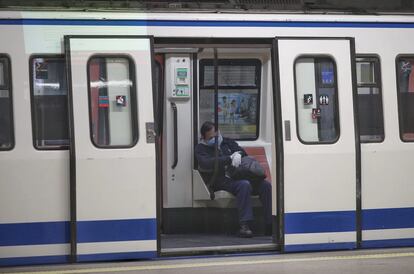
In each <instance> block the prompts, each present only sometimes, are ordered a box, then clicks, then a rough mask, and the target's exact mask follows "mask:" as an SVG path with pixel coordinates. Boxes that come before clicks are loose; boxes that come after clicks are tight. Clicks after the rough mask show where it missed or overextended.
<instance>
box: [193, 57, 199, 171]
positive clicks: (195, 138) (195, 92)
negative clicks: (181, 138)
mask: <svg viewBox="0 0 414 274" xmlns="http://www.w3.org/2000/svg"><path fill="white" fill-rule="evenodd" d="M192 58H193V72H192V76H193V94H192V95H193V132H194V136H193V148H194V147H195V146H196V145H197V144H198V68H197V60H198V58H197V53H193V54H192ZM193 158H194V162H193V166H194V169H198V162H197V158H196V157H193Z"/></svg>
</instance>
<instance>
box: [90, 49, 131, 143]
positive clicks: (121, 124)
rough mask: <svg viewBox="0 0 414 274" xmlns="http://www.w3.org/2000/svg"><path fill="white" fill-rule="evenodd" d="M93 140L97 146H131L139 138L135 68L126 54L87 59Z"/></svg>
mask: <svg viewBox="0 0 414 274" xmlns="http://www.w3.org/2000/svg"><path fill="white" fill-rule="evenodd" d="M88 76H89V99H90V100H89V101H90V104H89V111H90V118H91V121H90V122H91V134H92V136H91V137H92V141H93V143H94V144H95V145H96V146H98V147H117V146H118V147H129V146H132V145H134V143H135V142H136V140H137V137H138V133H137V128H138V127H137V121H136V118H135V117H136V103H135V102H136V100H135V85H134V67H133V63H132V61H131V60H130V59H129V58H126V57H93V58H91V59H90V60H89V62H88Z"/></svg>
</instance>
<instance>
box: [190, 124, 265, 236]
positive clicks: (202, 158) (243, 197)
mask: <svg viewBox="0 0 414 274" xmlns="http://www.w3.org/2000/svg"><path fill="white" fill-rule="evenodd" d="M200 133H201V141H200V143H199V144H197V146H196V147H195V156H196V158H197V161H198V165H199V167H200V170H202V171H208V172H201V174H202V176H203V179H204V181H205V182H210V181H211V179H212V177H213V174H214V165H215V159H216V158H215V148H214V147H215V140H216V138H215V137H216V135H217V136H218V138H217V140H218V150H219V153H218V159H217V161H218V170H217V173H216V175H215V178H214V181H213V182H212V187H213V190H214V191H218V190H225V191H228V192H230V193H231V194H233V195H234V196H236V199H237V208H238V211H239V222H240V231H239V235H240V237H252V236H253V235H252V231H251V230H250V228H249V225H248V222H249V221H252V220H253V211H252V202H251V195H252V194H255V195H257V194H258V195H259V197H260V201H261V202H262V204H263V210H264V217H265V223H266V235H270V234H271V223H272V186H271V184H270V183H269V182H268V181H266V180H260V181H255V182H250V181H248V180H233V179H232V178H230V177H229V176H226V170H227V169H228V168H229V167H230V166H231V165H232V166H235V167H237V166H238V165H240V162H241V158H242V157H244V156H246V155H247V153H246V152H245V151H244V149H243V148H241V147H240V146H239V145H238V144H237V143H236V142H235V141H233V140H231V139H229V138H223V137H222V136H221V134H220V132H217V131H216V129H215V126H214V124H213V123H212V122H209V121H207V122H205V123H204V124H203V125H202V126H201V129H200Z"/></svg>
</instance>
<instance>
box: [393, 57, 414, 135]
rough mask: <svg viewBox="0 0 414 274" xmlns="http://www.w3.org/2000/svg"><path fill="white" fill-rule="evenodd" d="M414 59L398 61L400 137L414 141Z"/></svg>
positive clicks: (403, 58) (405, 58)
mask: <svg viewBox="0 0 414 274" xmlns="http://www.w3.org/2000/svg"><path fill="white" fill-rule="evenodd" d="M413 65H414V57H400V58H398V59H397V77H398V105H399V118H400V119H399V122H400V136H401V139H402V140H403V141H410V142H412V141H414V73H413V72H412V71H413Z"/></svg>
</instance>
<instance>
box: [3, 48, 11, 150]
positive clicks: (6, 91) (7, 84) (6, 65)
mask: <svg viewBox="0 0 414 274" xmlns="http://www.w3.org/2000/svg"><path fill="white" fill-rule="evenodd" d="M10 71H11V70H10V59H9V58H8V57H6V56H4V55H0V150H10V149H12V148H13V146H14V133H13V109H12V90H11V77H10Z"/></svg>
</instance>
